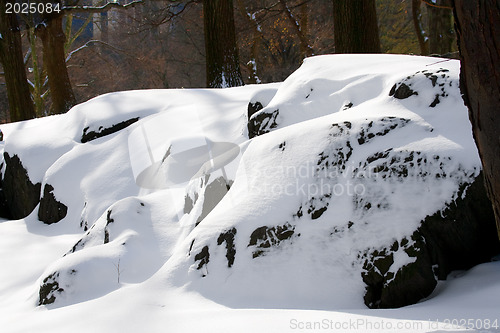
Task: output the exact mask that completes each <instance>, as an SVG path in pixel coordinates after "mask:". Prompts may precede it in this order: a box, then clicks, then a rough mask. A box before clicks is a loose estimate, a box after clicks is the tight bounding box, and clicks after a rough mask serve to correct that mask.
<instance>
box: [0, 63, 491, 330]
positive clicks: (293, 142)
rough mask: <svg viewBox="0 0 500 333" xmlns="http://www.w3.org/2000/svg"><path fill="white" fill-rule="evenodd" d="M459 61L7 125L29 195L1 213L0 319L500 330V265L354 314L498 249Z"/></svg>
mask: <svg viewBox="0 0 500 333" xmlns="http://www.w3.org/2000/svg"><path fill="white" fill-rule="evenodd" d="M458 73H459V63H458V62H457V61H453V60H443V59H436V58H424V57H411V56H396V55H377V56H373V55H356V56H354V55H335V56H321V57H314V58H309V59H306V61H305V63H304V64H303V66H302V67H301V68H300V69H299V70H297V71H296V72H295V73H293V74H292V75H291V76H290V77H289V78H288V79H287V80H286V81H285V82H283V83H280V84H271V85H255V86H245V87H240V88H231V89H221V90H208V89H199V90H165V91H161V90H156V91H154V90H153V91H131V92H121V93H113V94H107V95H103V96H100V97H98V98H95V99H93V100H90V101H88V102H86V103H83V104H80V105H78V106H76V107H74V108H73V109H72V110H70V112H68V113H67V114H65V115H60V116H53V117H48V118H44V119H37V120H33V121H27V122H23V123H16V124H8V125H3V126H1V130H2V131H3V133H4V137H5V144H4V147H3V149H4V151H5V153H6V155H5V156H6V160H7V161H9V160H11V159H12V158H13V156H18V157H19V160H20V161H21V163H22V166H23V167H24V169H26V174H27V176H28V177H29V181H30V182H31V183H33V184H37V183H40V186H39V188H38V191H40V192H41V193H40V196H39V197H40V198H41V201H40V203H37V202H38V201H37V202H34V205H36V207H35V208H34V209H33V212H32V213H31V214H30V215H29V216H27V217H26V218H24V219H20V220H12V221H5V222H2V223H0V235H1V236H0V260H1V263H2V267H3V268H4V269H2V270H1V271H0V282H1V283H0V293H1V294H2V295H3V296H2V297H1V298H0V313H3V314H5V315H2V316H0V329H1V330H2V331H7V332H10V331H25V330H33V329H34V328H35V327H36V329H37V330H42V331H54V330H56V331H59V330H60V331H66V330H69V329H71V330H76V331H88V330H93V331H95V330H99V331H103V332H104V331H109V330H120V331H134V330H136V329H139V328H141V330H145V331H164V330H165V329H168V330H171V331H176V332H184V331H195V330H200V329H203V330H208V331H211V329H212V328H213V330H217V331H224V330H226V331H245V330H246V331H248V332H254V331H256V330H261V331H263V330H265V331H276V332H282V331H288V330H291V331H294V330H299V329H306V330H307V329H308V325H315V323H317V322H320V323H321V325H326V326H321V327H314V328H317V329H318V328H321V329H334V328H338V327H336V326H335V325H339V324H334V326H333V328H332V327H330V328H329V327H327V326H328V325H327V322H326V321H325V322H323V319H325V320H326V319H330V320H331V321H332V322H333V323H347V322H349V321H355V322H358V323H359V324H360V325H362V323H364V326H357V327H354V326H352V325H351V326H349V327H347V328H346V327H343V326H342V327H340V328H341V329H342V330H344V331H349V330H351V329H352V330H354V329H355V328H357V329H360V330H367V331H372V330H379V331H387V329H388V327H387V326H380V325H381V323H382V322H383V321H385V322H386V324H387V322H389V323H391V326H394V327H395V326H397V325H399V324H401V323H402V324H404V325H408V326H405V327H402V328H407V329H408V331H422V332H424V331H435V330H437V329H445V330H446V329H448V330H453V329H456V327H451V325H448V327H447V326H446V323H447V322H446V319H461V318H464V316H465V315H466V314H469V315H470V316H471V318H474V319H478V320H482V321H480V322H477V323H475V326H473V328H481V327H479V323H480V324H483V328H485V327H484V326H485V325H484V324H485V323H486V322H485V321H484V320H485V319H488V320H489V323H490V325H489V326H490V327H489V328H490V329H491V328H493V329H495V328H498V319H499V318H495V316H496V314H497V313H498V311H497V310H498V308H497V307H496V305H495V304H496V302H495V300H496V299H498V296H499V295H500V285H499V284H498V283H497V282H495V281H498V280H499V279H498V277H500V275H499V274H500V273H499V266H498V264H497V263H496V262H495V263H489V264H484V265H482V266H480V267H476V268H475V269H474V270H472V271H471V272H469V273H467V274H465V276H464V277H456V274H455V275H454V278H453V279H452V281H447V282H439V284H437V288H436V289H435V290H434V292H433V293H432V294H431V296H430V299H428V300H426V301H424V302H421V303H419V304H417V305H414V306H410V307H405V308H402V309H399V310H391V311H382V310H368V309H367V307H366V305H368V306H370V307H388V306H401V305H404V304H409V303H415V302H416V301H418V300H420V299H421V298H422V297H426V296H428V295H429V294H430V293H431V292H432V291H433V289H434V287H435V286H436V280H437V278H441V279H442V278H444V277H446V275H447V274H448V273H449V272H450V270H451V269H457V268H468V267H469V266H470V265H471V264H474V263H478V262H484V261H488V259H489V257H488V256H489V255H492V254H494V251H495V250H496V249H498V248H497V247H496V246H497V244H496V243H495V241H494V239H493V240H492V239H491V237H490V238H488V237H484V233H485V232H486V231H488V230H489V229H488V228H490V227H491V228H493V229H494V223H493V224H491V226H489V225H485V224H486V223H487V222H488V218H491V216H490V215H488V212H484V213H483V212H482V211H481V210H487V209H483V208H484V207H485V206H484V205H483V201H482V197H480V194H481V193H482V192H481V191H478V190H476V188H479V186H478V185H477V184H478V183H479V182H480V178H478V177H479V175H480V170H481V166H480V160H479V157H478V154H477V151H476V148H475V145H474V141H473V139H472V133H471V129H470V125H469V122H468V118H467V110H466V108H465V107H464V106H463V103H462V100H461V97H460V93H459V89H458ZM11 169H12V167H11ZM3 172H4V173H5V174H6V177H11V176H7V174H9V175H11V174H14V173H12V171H11V170H9V165H8V163H7V166H5V165H4V167H3ZM29 188H32V187H29ZM6 190H7V192H6V194H9V193H15V189H10V191H11V192H8V191H9V190H8V189H6ZM483 192H484V191H483ZM477 193H479V194H477ZM471 201H472V203H471ZM486 206H487V205H486ZM474 209H479V210H480V211H481V213H480V214H483V215H479V213H478V215H477V216H476V215H474V214H471V213H470V212H471V211H474ZM40 220H43V221H45V223H50V224H44V223H43V222H41V221H40ZM453 221H455V223H454V224H453V223H452V222H453ZM481 223H483V224H481ZM450 230H451V231H452V232H453V233H454V234H453V235H451V236H450V235H442V236H439V235H440V232H442V231H444V232H449V231H450ZM436 235H438V236H436ZM441 237H442V238H441ZM462 237H463V238H462ZM493 238H494V234H493ZM455 243H460V244H458V245H457V244H455ZM436 244H439V246H437V245H436ZM469 254H470V255H469ZM457 257H460V258H461V259H459V260H457V259H456V258H457ZM422 281H423V282H422ZM486 281H487V282H488V283H486ZM470 285H472V286H475V288H480V289H479V290H478V291H477V292H474V293H472V292H471V291H470V289H469V290H468V291H466V292H464V291H463V289H462V291H458V290H460V288H463V286H470ZM365 304H366V305H365ZM471 306H474V307H476V308H477V309H475V310H473V311H472V312H470V309H469V308H470V307H471ZM440 308H446V310H442V309H441V310H437V309H440ZM231 309H233V310H231ZM236 309H238V310H236ZM251 309H252V310H251ZM271 309H274V310H271ZM276 309H281V310H276ZM286 309H288V310H286ZM312 310H314V311H312ZM339 311H341V312H339ZM228 316H231V319H227V317H228ZM223 319H224V320H226V321H227V323H228V325H227V326H224V327H222V326H221V325H220V324H219V322H220V321H221V320H223ZM256 319H258V322H256ZM412 320H414V321H412ZM495 320H497V321H496V327H495ZM56 321H57V322H58V323H57V324H56V323H55V322H56ZM370 321H373V323H375V324H377V325H378V326H377V327H371V328H373V329H370V326H367V325H368V324H369V323H370ZM59 323H60V324H59ZM459 324H462V326H464V325H463V323H459ZM466 324H467V323H466ZM245 325H246V326H245ZM382 325H383V324H382ZM469 327H472V326H470V325H469ZM400 331H404V330H403V329H401V327H400Z"/></svg>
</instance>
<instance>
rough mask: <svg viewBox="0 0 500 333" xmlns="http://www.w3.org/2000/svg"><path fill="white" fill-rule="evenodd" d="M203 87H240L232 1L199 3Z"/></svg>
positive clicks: (241, 78)
mask: <svg viewBox="0 0 500 333" xmlns="http://www.w3.org/2000/svg"><path fill="white" fill-rule="evenodd" d="M203 21H204V29H205V52H206V69H207V86H208V87H210V88H225V87H236V86H242V85H243V77H242V75H241V71H240V64H239V60H238V47H237V46H236V32H235V27H234V12H233V1H232V0H203Z"/></svg>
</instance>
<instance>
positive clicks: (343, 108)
mask: <svg viewBox="0 0 500 333" xmlns="http://www.w3.org/2000/svg"><path fill="white" fill-rule="evenodd" d="M353 106H354V104H352V102H349V103H347V104H346V105H344V106H343V107H342V110H343V111H345V110H347V109H350V108H352V107H353Z"/></svg>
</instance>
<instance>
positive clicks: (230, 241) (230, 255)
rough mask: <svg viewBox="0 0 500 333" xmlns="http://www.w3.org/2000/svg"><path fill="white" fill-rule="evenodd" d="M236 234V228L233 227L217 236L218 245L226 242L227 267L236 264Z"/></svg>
mask: <svg viewBox="0 0 500 333" xmlns="http://www.w3.org/2000/svg"><path fill="white" fill-rule="evenodd" d="M235 235H236V228H231V229H230V230H228V231H226V232H223V233H221V234H220V235H219V238H217V245H222V243H226V259H227V267H231V266H233V264H234V258H235V256H236V248H235V246H234V236H235Z"/></svg>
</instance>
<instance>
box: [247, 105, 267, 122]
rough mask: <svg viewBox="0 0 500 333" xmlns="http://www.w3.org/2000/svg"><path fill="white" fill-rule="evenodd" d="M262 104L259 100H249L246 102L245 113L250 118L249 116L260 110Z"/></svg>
mask: <svg viewBox="0 0 500 333" xmlns="http://www.w3.org/2000/svg"><path fill="white" fill-rule="evenodd" d="M263 108H264V106H263V105H262V103H261V102H258V101H257V102H255V103H252V102H249V103H248V108H247V114H248V119H250V117H251V116H253V115H254V114H255V113H257V112H259V111H260V110H262V109H263Z"/></svg>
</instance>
